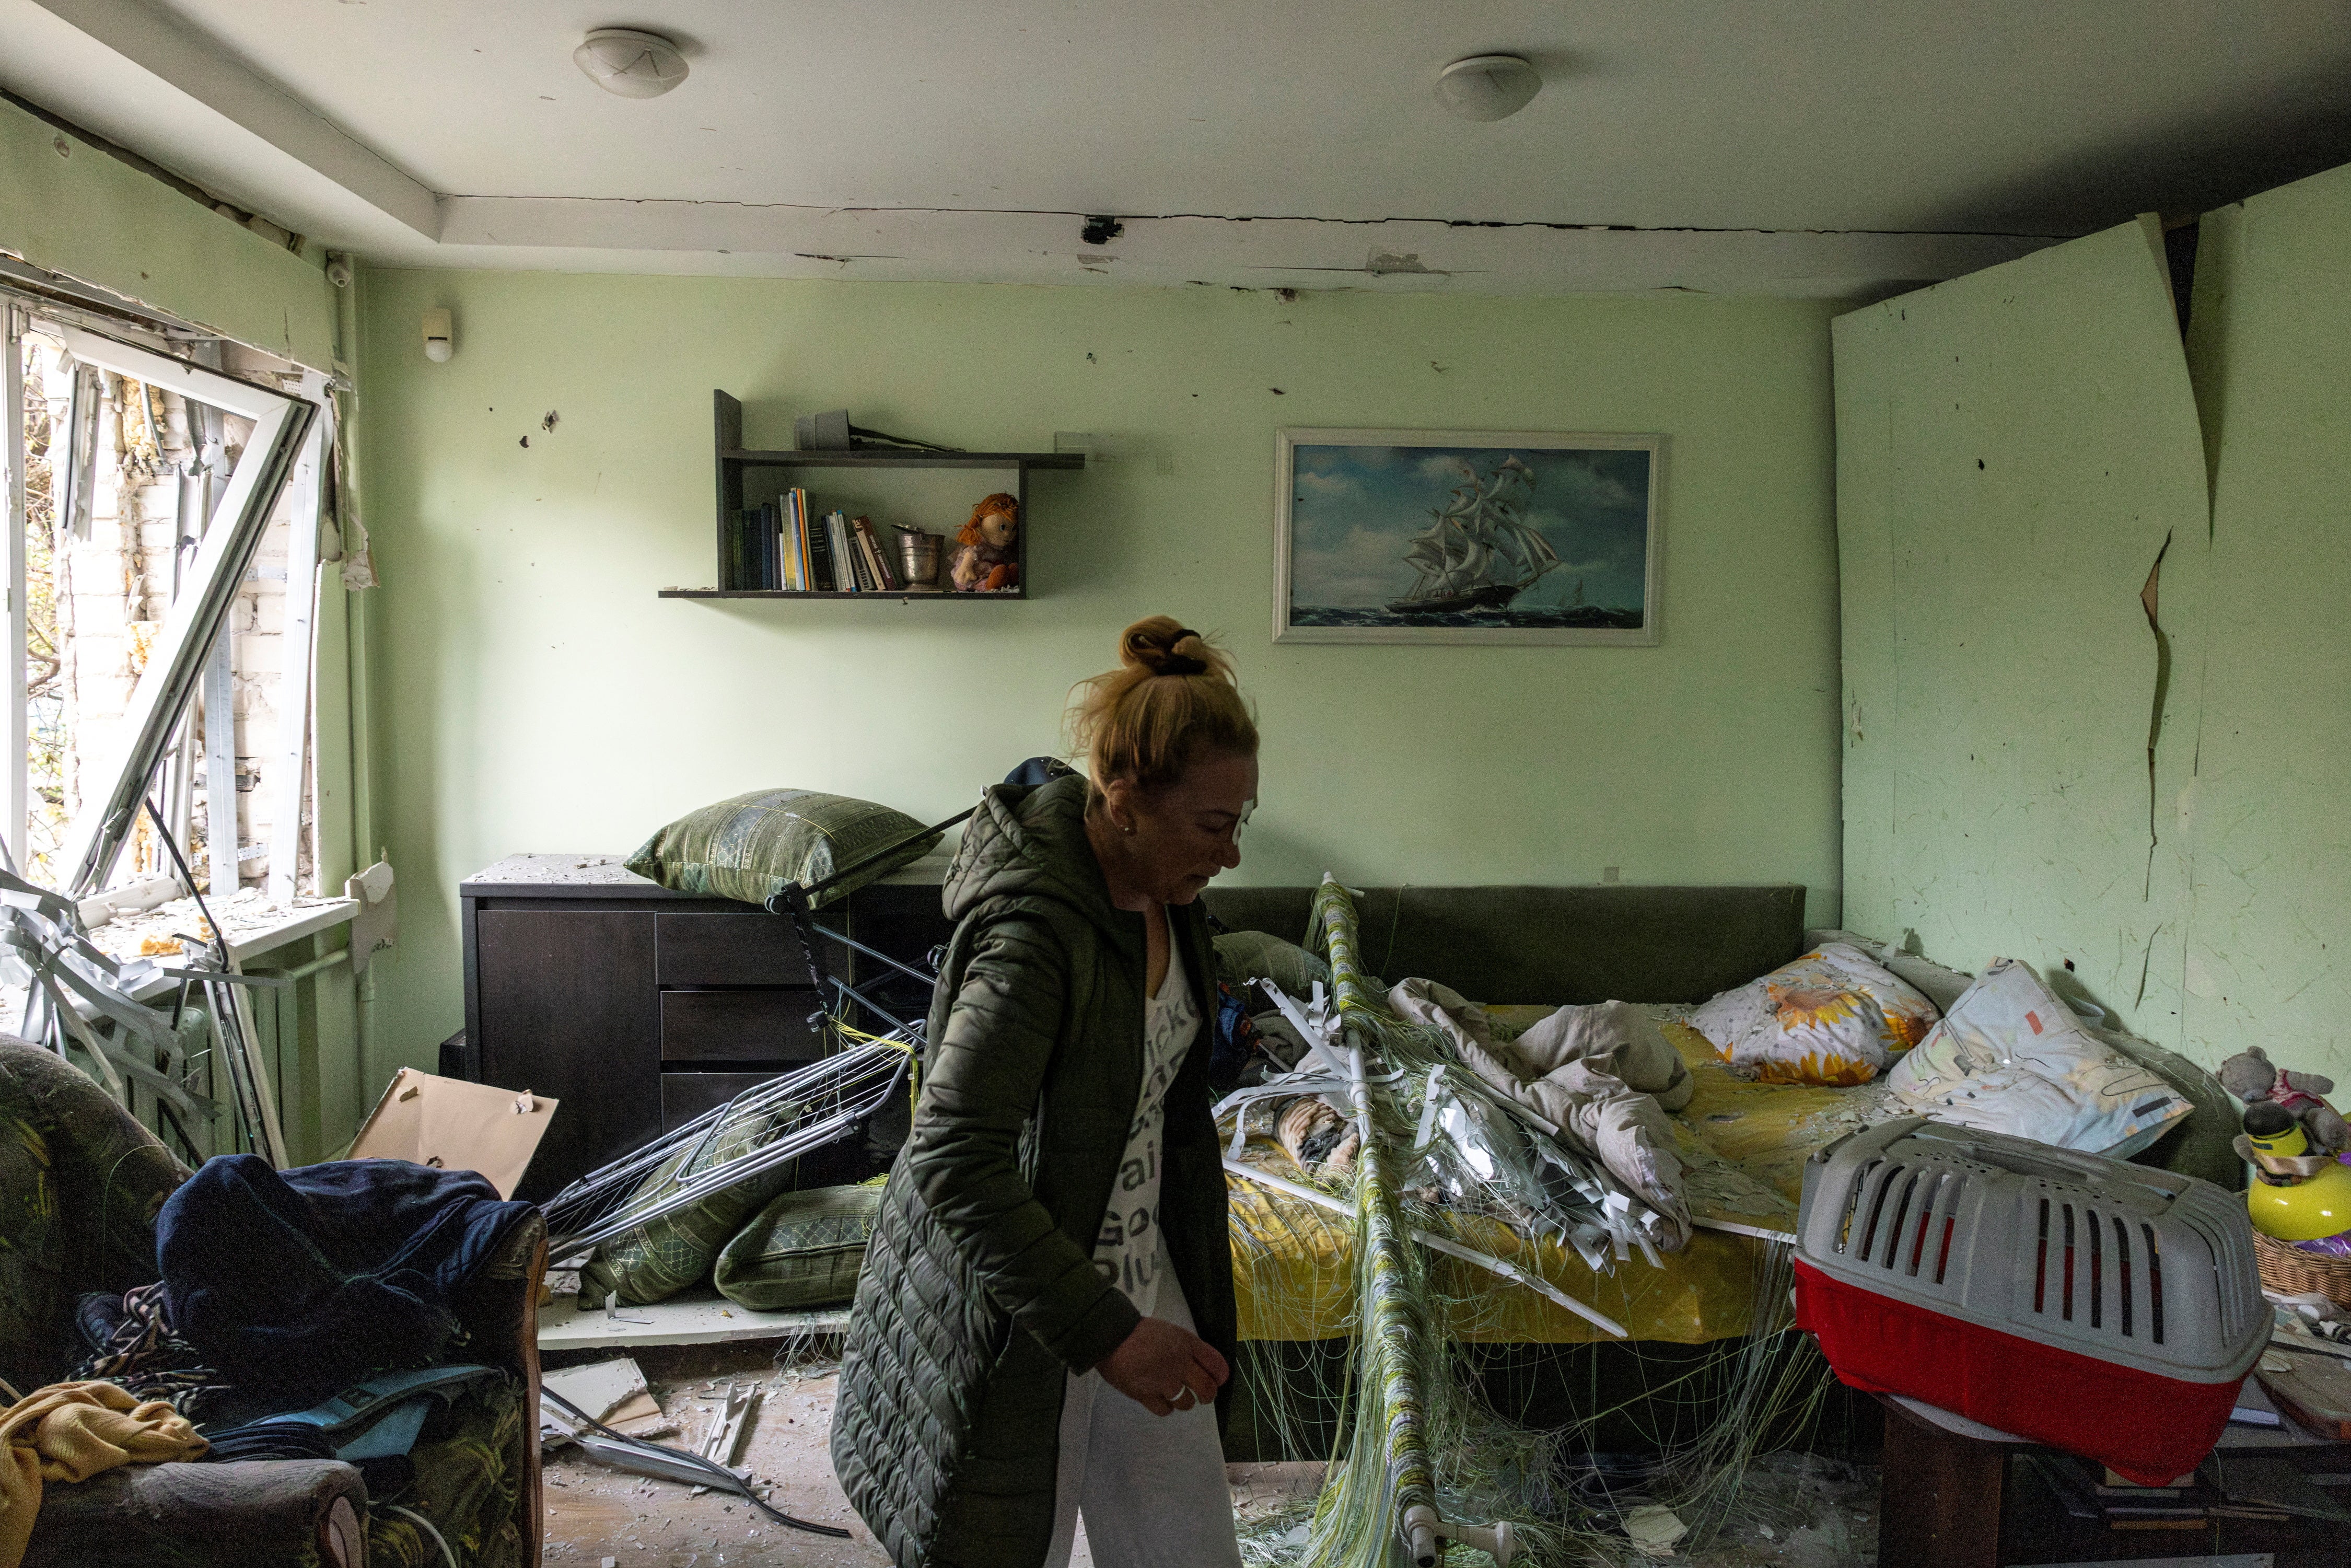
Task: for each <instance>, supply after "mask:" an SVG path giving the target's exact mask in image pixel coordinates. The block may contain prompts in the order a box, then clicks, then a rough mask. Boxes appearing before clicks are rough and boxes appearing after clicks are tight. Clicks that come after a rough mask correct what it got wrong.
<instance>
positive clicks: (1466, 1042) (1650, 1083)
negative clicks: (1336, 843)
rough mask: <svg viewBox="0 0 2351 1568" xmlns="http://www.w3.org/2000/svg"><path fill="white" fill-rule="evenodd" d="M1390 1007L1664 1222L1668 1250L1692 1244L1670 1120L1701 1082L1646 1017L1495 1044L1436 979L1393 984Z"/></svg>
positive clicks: (1567, 1021)
mask: <svg viewBox="0 0 2351 1568" xmlns="http://www.w3.org/2000/svg"><path fill="white" fill-rule="evenodd" d="M1388 1006H1389V1007H1390V1008H1391V1009H1394V1010H1395V1013H1396V1014H1397V1016H1399V1017H1401V1018H1405V1019H1410V1020H1411V1021H1413V1022H1415V1023H1418V1024H1422V1025H1425V1026H1426V1027H1427V1028H1430V1029H1434V1030H1437V1031H1438V1032H1440V1033H1441V1034H1443V1035H1444V1036H1445V1038H1446V1040H1447V1041H1448V1042H1449V1043H1450V1044H1451V1045H1452V1047H1453V1051H1454V1053H1455V1054H1456V1055H1457V1056H1458V1057H1459V1058H1460V1059H1461V1061H1462V1064H1463V1065H1464V1066H1466V1067H1468V1069H1469V1070H1470V1071H1473V1072H1475V1073H1477V1074H1478V1076H1479V1078H1481V1079H1483V1080H1485V1081H1486V1082H1488V1083H1489V1084H1490V1085H1492V1086H1493V1087H1494V1088H1496V1089H1499V1090H1500V1091H1501V1092H1503V1093H1505V1094H1508V1095H1509V1096H1510V1098H1511V1099H1513V1100H1515V1101H1517V1102H1518V1103H1520V1104H1521V1105H1524V1106H1525V1107H1526V1108H1527V1109H1529V1110H1530V1111H1532V1112H1534V1113H1536V1114H1537V1115H1539V1116H1541V1117H1542V1118H1543V1120H1545V1121H1547V1122H1549V1123H1551V1124H1552V1125H1554V1126H1556V1127H1558V1128H1559V1129H1560V1131H1561V1132H1562V1133H1564V1134H1567V1135H1568V1136H1569V1137H1571V1138H1573V1140H1574V1141H1575V1142H1576V1143H1578V1144H1580V1145H1583V1147H1584V1148H1585V1149H1587V1150H1589V1151H1590V1152H1591V1153H1592V1154H1593V1155H1596V1156H1598V1158H1599V1160H1600V1163H1601V1164H1602V1165H1604V1166H1606V1167H1607V1168H1608V1172H1609V1174H1610V1175H1612V1176H1614V1177H1615V1178H1616V1179H1617V1180H1618V1181H1620V1182H1622V1183H1624V1184H1625V1188H1626V1190H1628V1191H1630V1192H1632V1193H1633V1194H1634V1195H1635V1196H1636V1197H1639V1198H1640V1199H1641V1201H1642V1202H1644V1203H1646V1204H1647V1205H1648V1206H1649V1207H1651V1208H1654V1209H1656V1211H1657V1213H1658V1215H1659V1216H1661V1217H1662V1218H1664V1219H1665V1220H1666V1222H1667V1232H1668V1235H1667V1238H1665V1239H1662V1244H1663V1245H1664V1246H1665V1248H1666V1249H1667V1251H1678V1250H1679V1249H1681V1247H1682V1246H1683V1244H1684V1243H1686V1242H1687V1240H1688V1239H1689V1232H1690V1211H1689V1202H1688V1199H1687V1197H1685V1196H1684V1194H1683V1191H1682V1161H1681V1156H1680V1155H1679V1154H1678V1153H1677V1151H1676V1146H1675V1143H1674V1129H1673V1124H1672V1122H1671V1121H1669V1120H1668V1119H1667V1117H1668V1114H1669V1113H1672V1112H1675V1111H1678V1110H1680V1109H1681V1108H1682V1107H1683V1106H1685V1105H1687V1104H1688V1103H1689V1101H1690V1095H1691V1094H1692V1092H1695V1090H1696V1089H1697V1083H1696V1082H1695V1081H1694V1080H1693V1079H1692V1078H1691V1077H1690V1071H1689V1068H1688V1066H1687V1064H1685V1063H1684V1062H1683V1061H1682V1059H1681V1053H1680V1052H1678V1051H1675V1050H1674V1048H1673V1046H1672V1045H1671V1044H1670V1043H1668V1042H1667V1040H1666V1037H1665V1032H1664V1031H1663V1030H1660V1029H1658V1028H1657V1025H1656V1020H1655V1019H1651V1018H1650V1017H1649V1015H1648V1014H1646V1013H1645V1012H1643V1011H1641V1010H1640V1009H1638V1008H1635V1007H1633V1006H1632V1005H1630V1004H1629V1003H1625V1002H1601V1003H1598V1004H1596V1005H1593V1006H1589V1007H1564V1008H1561V1009H1558V1010H1557V1011H1556V1012H1553V1013H1552V1014H1551V1015H1550V1016H1549V1017H1547V1018H1544V1019H1540V1020H1539V1021H1537V1022H1536V1023H1535V1024H1534V1025H1533V1026H1532V1027H1531V1028H1529V1029H1528V1030H1527V1031H1526V1032H1525V1033H1524V1034H1521V1035H1520V1036H1519V1037H1518V1038H1517V1039H1516V1040H1497V1039H1496V1038H1495V1036H1494V1026H1493V1020H1492V1019H1489V1017H1488V1016H1487V1014H1486V1009H1483V1008H1481V1007H1479V1005H1478V1004H1477V1003H1475V1002H1472V1001H1469V1000H1468V999H1467V998H1464V997H1463V996H1462V995H1461V994H1460V993H1459V992H1458V991H1456V990H1454V989H1453V988H1451V987H1449V986H1443V985H1439V984H1438V983H1437V982H1436V981H1435V980H1421V979H1410V980H1400V981H1398V982H1397V983H1396V985H1395V988H1393V989H1392V990H1390V991H1389V992H1388Z"/></svg>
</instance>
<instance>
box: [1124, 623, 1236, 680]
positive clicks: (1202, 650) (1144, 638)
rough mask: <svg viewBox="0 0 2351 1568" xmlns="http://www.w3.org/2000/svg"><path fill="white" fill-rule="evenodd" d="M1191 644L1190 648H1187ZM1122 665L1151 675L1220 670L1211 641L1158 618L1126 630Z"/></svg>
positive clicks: (1203, 673)
mask: <svg viewBox="0 0 2351 1568" xmlns="http://www.w3.org/2000/svg"><path fill="white" fill-rule="evenodd" d="M1186 643H1190V644H1191V646H1190V647H1189V648H1186V647H1185V646H1184V645H1185V644H1186ZM1118 660H1119V663H1120V664H1124V665H1125V666H1126V667H1127V668H1129V669H1131V670H1141V671H1143V672H1144V674H1148V675H1205V674H1207V673H1208V672H1209V671H1211V670H1213V669H1215V668H1216V667H1217V662H1216V655H1215V653H1213V651H1212V650H1211V649H1210V648H1209V646H1208V640H1207V638H1205V637H1203V636H1201V635H1200V633H1198V632H1195V631H1193V630H1192V628H1190V627H1189V626H1177V625H1175V623H1174V618H1173V617H1172V616H1165V615H1155V616H1153V617H1152V618H1151V619H1149V620H1147V621H1138V622H1135V623H1134V625H1132V626H1130V627H1128V628H1127V629H1126V635H1125V636H1123V637H1122V638H1121V639H1120V640H1119V650H1118Z"/></svg>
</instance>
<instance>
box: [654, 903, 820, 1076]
mask: <svg viewBox="0 0 2351 1568" xmlns="http://www.w3.org/2000/svg"><path fill="white" fill-rule="evenodd" d="M717 918H719V919H731V918H733V917H732V916H731V915H720V916H717ZM815 1010H816V992H815V991H813V990H810V989H807V988H798V989H788V990H769V991H664V992H663V993H662V994H661V1054H662V1060H663V1061H813V1060H814V1059H816V1058H817V1057H820V1056H821V1055H823V1054H824V1037H823V1036H822V1035H820V1033H818V1032H817V1030H815V1029H814V1028H812V1027H811V1026H810V1023H809V1021H808V1020H809V1015H810V1013H812V1012H814V1011H815Z"/></svg>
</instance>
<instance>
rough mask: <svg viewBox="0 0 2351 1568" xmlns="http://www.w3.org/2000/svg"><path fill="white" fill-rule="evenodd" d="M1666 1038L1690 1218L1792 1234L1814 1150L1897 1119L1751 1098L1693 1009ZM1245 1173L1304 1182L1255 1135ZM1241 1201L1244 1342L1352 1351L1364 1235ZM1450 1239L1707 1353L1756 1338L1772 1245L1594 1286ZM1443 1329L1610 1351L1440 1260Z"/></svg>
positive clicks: (1237, 1194)
mask: <svg viewBox="0 0 2351 1568" xmlns="http://www.w3.org/2000/svg"><path fill="white" fill-rule="evenodd" d="M1488 1010H1489V1012H1490V1013H1492V1014H1493V1015H1494V1017H1495V1018H1496V1019H1497V1020H1498V1021H1499V1022H1501V1023H1504V1024H1507V1025H1510V1026H1511V1027H1513V1028H1524V1027H1525V1026H1526V1025H1528V1024H1530V1023H1531V1022H1533V1021H1534V1020H1535V1019H1539V1018H1541V1017H1542V1016H1543V1015H1544V1014H1545V1013H1547V1012H1549V1011H1550V1010H1551V1009H1549V1008H1541V1007H1496V1008H1489V1009H1488ZM1685 1011H1686V1009H1679V1008H1659V1009H1656V1012H1657V1015H1658V1018H1659V1022H1660V1025H1661V1027H1662V1028H1663V1029H1664V1030H1665V1032H1666V1038H1667V1040H1671V1041H1672V1042H1673V1045H1674V1048H1675V1050H1677V1051H1679V1052H1680V1053H1681V1056H1682V1060H1683V1061H1686V1062H1687V1063H1688V1064H1689V1068H1690V1072H1691V1075H1692V1077H1693V1078H1694V1079H1695V1080H1696V1092H1694V1093H1693V1094H1692V1095H1691V1096H1690V1103H1689V1104H1688V1105H1687V1107H1685V1108H1684V1109H1683V1110H1682V1111H1681V1112H1680V1113H1678V1114H1677V1115H1676V1116H1675V1118H1674V1122H1675V1126H1676V1137H1677V1142H1678V1143H1679V1145H1680V1147H1681V1154H1682V1157H1683V1161H1684V1163H1685V1165H1686V1166H1687V1167H1688V1174H1689V1185H1688V1193H1689V1198H1690V1206H1691V1209H1692V1211H1693V1213H1694V1214H1695V1215H1696V1216H1697V1217H1698V1218H1699V1219H1700V1220H1709V1219H1710V1220H1715V1221H1719V1222H1726V1223H1729V1224H1732V1225H1737V1226H1742V1227H1747V1228H1755V1229H1762V1230H1770V1231H1783V1232H1792V1231H1793V1230H1794V1229H1795V1220H1796V1207H1797V1199H1798V1197H1800V1196H1801V1194H1802V1186H1803V1165H1804V1161H1805V1159H1806V1158H1807V1157H1808V1156H1809V1155H1811V1154H1812V1152H1813V1150H1814V1149H1817V1148H1820V1147H1822V1146H1823V1145H1826V1144H1829V1143H1832V1142H1834V1140H1835V1139H1837V1138H1839V1137H1842V1136H1844V1134H1846V1133H1849V1132H1853V1131H1855V1130H1856V1129H1858V1128H1861V1127H1864V1126H1866V1125H1868V1124H1871V1123H1874V1122H1880V1121H1884V1120H1886V1119H1887V1118H1888V1117H1890V1116H1895V1115H1898V1114H1901V1112H1900V1111H1899V1110H1898V1109H1896V1108H1895V1107H1894V1106H1893V1105H1892V1104H1891V1103H1890V1101H1891V1096H1890V1093H1889V1092H1888V1091H1887V1090H1886V1088H1885V1087H1884V1085H1883V1082H1882V1081H1881V1082H1879V1083H1875V1084H1865V1085H1862V1086H1860V1087H1858V1088H1844V1089H1831V1088H1809V1087H1803V1086H1796V1085H1787V1084H1766V1083H1750V1082H1746V1081H1745V1080H1743V1079H1740V1078H1738V1077H1735V1076H1734V1075H1733V1074H1732V1073H1731V1072H1730V1071H1729V1069H1728V1068H1727V1067H1725V1066H1724V1065H1723V1064H1722V1062H1721V1061H1720V1060H1719V1059H1718V1058H1717V1057H1716V1055H1715V1053H1714V1048H1713V1047H1712V1046H1711V1045H1709V1044H1708V1043H1707V1041H1706V1040H1705V1038H1704V1037H1703V1036H1701V1035H1699V1034H1698V1032H1697V1031H1696V1030H1692V1029H1690V1028H1689V1027H1688V1026H1687V1024H1685V1023H1683V1022H1681V1021H1680V1015H1681V1014H1682V1013H1683V1012H1685ZM1241 1158H1242V1161H1243V1163H1245V1164H1249V1165H1253V1166H1259V1167H1261V1168H1263V1169H1264V1170H1266V1171H1268V1172H1269V1173H1270V1174H1273V1175H1276V1176H1286V1177H1289V1178H1290V1179H1292V1180H1296V1179H1298V1177H1299V1176H1300V1174H1301V1173H1300V1171H1299V1169H1298V1167H1297V1166H1296V1165H1295V1164H1294V1163H1292V1161H1291V1160H1290V1155H1288V1153H1287V1152H1285V1151H1284V1150H1283V1149H1282V1148H1281V1146H1280V1145H1279V1144H1277V1143H1275V1142H1273V1141H1272V1139H1270V1137H1258V1136H1254V1135H1253V1136H1252V1137H1251V1138H1250V1139H1249V1143H1248V1145H1247V1146H1246V1147H1245V1148H1244V1150H1243V1152H1242V1155H1241ZM1226 1181H1227V1184H1228V1186H1229V1188H1230V1190H1231V1197H1232V1246H1233V1284H1234V1291H1235V1294H1236V1296H1237V1298H1238V1306H1239V1309H1240V1337H1241V1338H1243V1339H1253V1340H1318V1339H1338V1338H1343V1337H1344V1336H1346V1335H1348V1334H1350V1333H1353V1331H1354V1325H1355V1313H1356V1291H1355V1249H1354V1236H1353V1221H1352V1220H1351V1219H1350V1218H1348V1217H1347V1216H1345V1215H1343V1214H1336V1213H1332V1212H1331V1211H1329V1210H1327V1209H1323V1208H1321V1207H1316V1206H1315V1205H1313V1204H1311V1203H1308V1202H1306V1201H1305V1200H1304V1199H1301V1198H1297V1197H1290V1195H1288V1194H1285V1193H1281V1192H1279V1191H1276V1190H1274V1189H1273V1188H1270V1187H1268V1186H1261V1185H1259V1184H1258V1183H1256V1182H1252V1181H1249V1179H1248V1178H1246V1177H1243V1176H1232V1175H1228V1176H1227V1177H1226ZM1444 1229H1445V1231H1446V1233H1447V1234H1449V1235H1450V1236H1451V1237H1452V1239H1455V1240H1457V1241H1458V1242H1460V1243H1461V1244H1462V1245H1463V1246H1465V1247H1468V1248H1472V1249H1477V1250H1479V1251H1483V1252H1488V1253H1490V1254H1492V1255H1494V1256H1496V1257H1499V1258H1501V1259H1502V1260H1505V1261H1507V1262H1510V1263H1511V1264H1513V1265H1515V1266H1517V1267H1518V1268H1520V1269H1522V1270H1527V1271H1528V1272H1530V1273H1533V1274H1538V1275H1540V1276H1541V1278H1543V1279H1544V1280H1546V1281H1550V1282H1551V1283H1552V1285H1554V1286H1556V1287H1557V1288H1558V1289H1560V1290H1561V1291H1564V1292H1565V1293H1566V1294H1568V1295H1570V1296H1573V1297H1574V1298H1576V1299H1577V1300H1578V1301H1583V1302H1585V1303H1587V1304H1588V1305H1590V1306H1593V1307H1595V1308H1597V1309H1598V1310H1599V1311H1600V1312H1602V1313H1604V1314H1605V1315H1606V1316H1609V1317H1612V1318H1614V1319H1615V1320H1616V1321H1617V1322H1621V1323H1623V1324H1624V1325H1625V1328H1626V1329H1627V1330H1628V1331H1629V1333H1630V1334H1631V1336H1632V1337H1633V1338H1635V1339H1644V1340H1663V1341H1670V1342H1674V1343H1682V1344H1698V1343H1705V1342H1707V1341H1708V1340H1717V1339H1725V1338H1730V1337H1734V1336H1737V1335H1740V1334H1744V1333H1747V1332H1748V1329H1749V1324H1750V1322H1751V1321H1752V1317H1753V1312H1754V1281H1755V1278H1756V1270H1755V1264H1756V1262H1757V1261H1758V1258H1759V1255H1760V1253H1761V1250H1762V1249H1764V1248H1765V1247H1766V1246H1768V1245H1770V1244H1769V1243H1767V1242H1765V1241H1761V1240H1759V1239H1754V1238H1752V1237H1750V1236H1746V1235H1741V1234H1737V1233H1731V1232H1725V1231H1720V1230H1713V1229H1707V1228H1700V1229H1699V1230H1698V1232H1697V1233H1696V1234H1695V1235H1694V1236H1693V1237H1692V1238H1691V1239H1690V1243H1689V1245H1688V1246H1687V1247H1686V1248H1684V1249H1682V1250H1681V1251H1679V1252H1677V1253H1667V1254H1663V1255H1661V1256H1660V1257H1659V1259H1658V1263H1657V1266H1656V1267H1652V1266H1651V1265H1650V1264H1649V1262H1648V1261H1647V1260H1646V1259H1644V1258H1643V1257H1642V1256H1641V1255H1640V1254H1639V1253H1638V1252H1635V1253H1633V1254H1632V1255H1631V1256H1630V1257H1628V1258H1626V1259H1625V1260H1622V1261H1619V1262H1617V1263H1616V1265H1615V1267H1614V1270H1613V1271H1611V1272H1609V1273H1605V1274H1602V1273H1598V1272H1595V1271H1594V1270H1593V1269H1592V1268H1591V1267H1590V1266H1588V1265H1587V1264H1586V1263H1585V1262H1584V1261H1583V1259H1582V1258H1581V1257H1579V1256H1577V1255H1576V1254H1575V1253H1574V1252H1573V1251H1572V1250H1570V1249H1566V1248H1563V1247H1562V1246H1560V1245H1559V1244H1557V1243H1556V1242H1552V1241H1544V1242H1540V1243H1529V1242H1527V1241H1526V1240H1525V1239H1522V1238H1520V1236H1519V1235H1518V1234H1517V1233H1516V1232H1514V1231H1512V1230H1511V1229H1510V1228H1509V1227H1508V1226H1506V1225H1504V1224H1502V1223H1501V1222H1500V1221H1499V1220H1495V1219H1492V1218H1487V1217H1485V1216H1480V1215H1469V1214H1460V1215H1449V1216H1447V1218H1446V1223H1445V1226H1444ZM1428 1265H1429V1270H1430V1273H1429V1281H1430V1284H1431V1286H1432V1289H1431V1291H1430V1298H1431V1302H1432V1305H1431V1312H1432V1314H1433V1316H1434V1317H1435V1319H1436V1320H1437V1321H1435V1322H1432V1324H1431V1326H1432V1327H1433V1328H1435V1329H1437V1330H1438V1331H1439V1332H1441V1333H1445V1334H1447V1336H1448V1337H1450V1338H1453V1339H1457V1340H1465V1341H1470V1342H1474V1343H1535V1344H1582V1343H1593V1342H1598V1341H1606V1340H1610V1339H1613V1338H1614V1336H1613V1335H1611V1334H1608V1333H1606V1332H1604V1330H1601V1329H1599V1328H1597V1327H1595V1326H1593V1324H1592V1323H1590V1322H1586V1321H1585V1320H1584V1319H1583V1318H1581V1317H1579V1316H1577V1315H1576V1314H1575V1313H1573V1312H1569V1311H1568V1310H1567V1309H1566V1308H1564V1307H1562V1306H1560V1305H1558V1304H1557V1303H1556V1302H1553V1301H1549V1300H1547V1299H1546V1298H1544V1297H1542V1296H1541V1295H1538V1294H1536V1293H1535V1292H1534V1291H1531V1290H1529V1289H1527V1288H1526V1287H1524V1286H1522V1285H1518V1284H1513V1283H1511V1282H1510V1281H1505V1280H1502V1279H1499V1278H1498V1277H1496V1276H1495V1275H1494V1274H1492V1273H1490V1272H1489V1271H1487V1270H1482V1269H1479V1268H1478V1267H1476V1266H1475V1265H1473V1264H1469V1263H1464V1262H1460V1261H1458V1260H1454V1259H1451V1258H1447V1257H1445V1256H1443V1255H1441V1254H1440V1255H1433V1256H1431V1257H1430V1258H1429V1260H1428Z"/></svg>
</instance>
